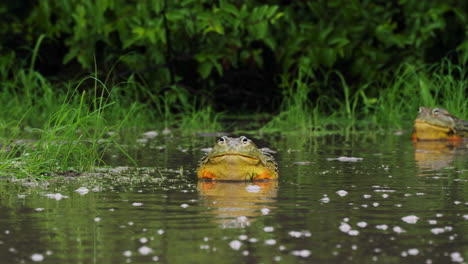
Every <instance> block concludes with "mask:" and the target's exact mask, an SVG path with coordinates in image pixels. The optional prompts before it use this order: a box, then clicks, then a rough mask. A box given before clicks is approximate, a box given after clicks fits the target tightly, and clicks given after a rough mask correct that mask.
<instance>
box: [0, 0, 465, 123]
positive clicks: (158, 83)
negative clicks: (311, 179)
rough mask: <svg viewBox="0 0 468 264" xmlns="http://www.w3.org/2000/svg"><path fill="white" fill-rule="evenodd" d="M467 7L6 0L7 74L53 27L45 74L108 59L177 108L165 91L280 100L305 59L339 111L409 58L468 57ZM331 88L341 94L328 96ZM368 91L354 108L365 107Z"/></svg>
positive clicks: (78, 70) (42, 55)
mask: <svg viewBox="0 0 468 264" xmlns="http://www.w3.org/2000/svg"><path fill="white" fill-rule="evenodd" d="M467 7H468V4H467V3H465V2H464V1H442V0H431V1H417V0H405V1H383V2H376V1H345V0H326V1H325V0H324V1H266V2H265V1H234V0H231V1H228V0H220V1H191V0H184V1H182V0H178V1H167V0H153V1H149V0H148V1H115V0H96V1H82V0H71V1H38V2H35V1H30V2H7V3H3V4H1V5H0V14H2V16H3V17H4V18H3V19H4V23H3V25H4V26H3V27H2V30H1V32H0V37H1V38H2V40H3V41H2V43H0V74H1V75H2V76H1V77H2V79H5V78H7V79H8V78H9V77H10V78H11V75H12V74H15V73H16V71H17V70H18V68H20V69H21V68H24V67H29V66H30V65H22V62H24V60H23V58H25V57H28V56H29V55H30V52H29V51H28V50H31V48H32V47H33V46H34V45H35V43H36V41H37V39H38V38H39V37H40V36H42V35H45V36H46V37H45V39H44V41H43V43H42V44H41V47H40V49H39V51H38V57H37V63H36V64H33V65H31V66H34V69H36V70H38V71H39V72H40V73H41V74H43V75H45V76H47V77H48V78H49V79H52V78H53V79H57V78H58V79H62V80H63V79H64V78H72V79H76V78H79V77H82V76H83V75H86V74H87V73H89V72H93V71H94V70H95V69H96V68H97V69H98V74H97V75H98V76H97V77H98V78H100V79H105V80H107V82H106V84H107V85H108V86H112V87H113V86H114V85H118V84H120V83H122V82H130V83H133V84H132V85H131V86H128V87H125V89H124V90H123V91H121V93H120V95H121V96H123V97H126V98H130V99H131V100H134V101H139V102H143V103H148V104H150V105H151V106H152V108H151V109H157V110H158V112H157V114H162V115H164V114H167V112H166V113H165V112H164V111H165V110H161V108H162V106H163V105H165V103H167V102H166V100H169V101H170V103H169V104H170V105H171V106H174V105H181V104H183V103H184V102H182V101H183V100H185V102H189V103H190V104H191V105H195V107H196V108H198V107H200V106H201V105H205V104H206V103H208V104H210V105H213V107H214V109H215V110H226V109H230V110H233V109H235V110H241V111H243V112H246V111H252V110H263V111H265V110H275V109H278V106H279V105H280V104H281V101H282V99H284V98H283V97H284V96H285V95H287V93H289V92H288V89H290V87H287V84H288V83H284V81H285V80H288V81H289V83H291V81H290V80H291V79H297V78H301V77H300V74H301V73H300V72H301V71H304V70H305V69H307V71H309V73H310V74H309V75H311V76H313V78H309V82H308V83H305V85H307V86H310V91H309V92H308V94H307V97H308V99H309V100H310V103H311V104H312V105H314V106H315V105H318V108H319V110H320V111H321V112H322V113H324V114H333V113H334V112H335V111H337V110H338V109H339V108H340V107H341V106H342V104H343V102H345V100H350V99H351V98H352V97H356V96H358V97H365V98H370V99H372V100H374V99H376V98H377V97H378V96H379V95H380V94H381V93H382V92H386V89H387V88H388V87H386V86H387V85H388V82H391V81H392V80H394V79H395V77H394V76H395V74H399V73H400V72H399V70H401V69H402V66H401V65H402V64H413V65H422V64H428V63H429V64H431V63H438V62H440V60H441V59H442V58H443V57H446V56H449V57H450V60H451V61H452V63H455V64H459V65H464V64H465V62H466V59H467V58H468V57H467V55H468V53H467V49H468V40H467V39H466V32H465V25H466V23H467V15H468V11H467V10H468V8H467ZM416 68H420V67H419V66H416ZM285 76H287V77H285ZM459 77H460V76H455V78H459ZM396 78H398V77H396ZM363 87H365V88H363ZM60 89H62V90H63V89H66V88H60V87H59V88H54V93H55V92H59V91H57V90H60ZM416 94H417V92H416ZM194 96H195V97H197V98H196V99H194ZM186 98H189V99H188V101H187V99H186ZM323 98H327V100H328V99H330V100H331V101H330V102H327V103H326V105H327V107H325V108H323V106H324V105H323V104H322V101H323V100H324V99H323ZM346 103H347V104H348V105H346V107H345V111H346V112H347V114H350V112H351V111H352V110H353V109H351V105H350V103H351V102H350V101H346ZM366 103H369V101H367V102H363V101H360V102H359V103H358V105H356V106H355V109H354V110H353V111H355V112H357V113H362V112H365V111H366V110H367V108H366ZM436 103H438V104H443V101H438V102H436ZM166 105H167V104H166ZM230 105H232V107H229V106H230ZM166 110H167V109H166ZM170 111H171V113H177V112H180V109H170Z"/></svg>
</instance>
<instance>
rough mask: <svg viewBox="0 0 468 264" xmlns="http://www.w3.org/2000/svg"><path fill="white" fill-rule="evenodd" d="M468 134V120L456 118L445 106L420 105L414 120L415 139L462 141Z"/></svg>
mask: <svg viewBox="0 0 468 264" xmlns="http://www.w3.org/2000/svg"><path fill="white" fill-rule="evenodd" d="M467 136H468V121H465V120H462V119H459V118H456V117H455V116H453V115H452V114H450V113H449V112H448V111H447V110H445V109H443V108H429V107H420V108H419V114H418V116H417V117H416V120H414V132H413V141H418V140H451V141H460V140H463V138H466V137H467Z"/></svg>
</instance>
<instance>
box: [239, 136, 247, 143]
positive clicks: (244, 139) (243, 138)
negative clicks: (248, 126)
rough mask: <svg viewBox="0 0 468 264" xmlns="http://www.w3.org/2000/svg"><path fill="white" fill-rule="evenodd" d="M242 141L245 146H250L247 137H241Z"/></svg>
mask: <svg viewBox="0 0 468 264" xmlns="http://www.w3.org/2000/svg"><path fill="white" fill-rule="evenodd" d="M240 140H241V142H242V143H244V144H248V143H249V139H248V138H246V137H244V136H242V137H240Z"/></svg>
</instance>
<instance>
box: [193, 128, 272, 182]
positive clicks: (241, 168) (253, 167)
mask: <svg viewBox="0 0 468 264" xmlns="http://www.w3.org/2000/svg"><path fill="white" fill-rule="evenodd" d="M197 175H198V178H201V179H212V180H225V181H252V180H265V179H277V178H278V166H277V164H276V162H275V159H274V158H273V156H272V155H271V154H270V153H269V152H268V151H267V150H265V149H259V148H258V147H257V146H256V145H255V143H254V142H253V141H252V140H250V139H248V138H246V137H244V136H241V137H238V138H232V137H226V136H223V137H221V138H220V139H218V141H217V142H216V144H215V146H214V147H213V149H212V150H211V151H210V152H209V153H208V154H206V156H205V157H203V158H202V160H201V161H200V163H199V166H198V170H197Z"/></svg>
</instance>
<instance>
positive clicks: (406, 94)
mask: <svg viewBox="0 0 468 264" xmlns="http://www.w3.org/2000/svg"><path fill="white" fill-rule="evenodd" d="M467 77H468V76H467V73H466V70H465V66H461V65H454V64H453V63H451V62H450V61H449V60H443V61H442V62H441V63H439V64H436V65H431V66H427V65H423V66H415V65H413V64H404V65H402V66H401V67H400V68H399V69H398V71H397V72H396V73H395V75H394V78H393V80H390V81H389V82H388V86H387V87H386V88H384V89H382V90H383V92H382V93H381V96H380V98H379V101H378V103H377V104H376V109H375V117H376V121H377V122H378V123H379V124H380V125H382V126H385V127H397V128H401V127H405V126H406V127H408V126H410V122H412V120H414V118H415V117H416V115H417V113H418V108H419V107H420V106H425V107H442V108H446V109H447V110H449V111H450V112H451V113H452V114H454V115H456V116H459V117H461V118H463V117H466V116H467V114H468V113H467V111H468V100H466V95H467V94H466V87H467V84H468V81H467Z"/></svg>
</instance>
